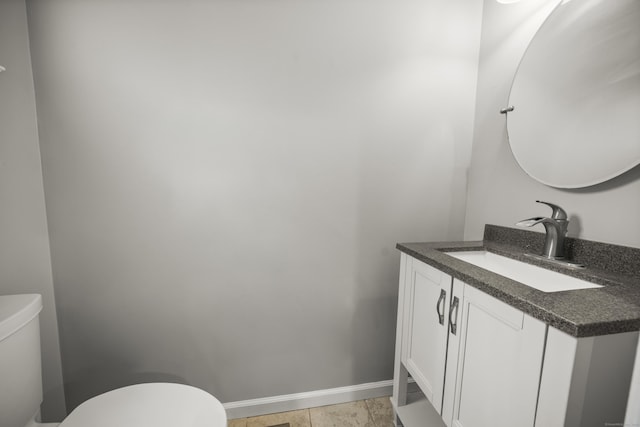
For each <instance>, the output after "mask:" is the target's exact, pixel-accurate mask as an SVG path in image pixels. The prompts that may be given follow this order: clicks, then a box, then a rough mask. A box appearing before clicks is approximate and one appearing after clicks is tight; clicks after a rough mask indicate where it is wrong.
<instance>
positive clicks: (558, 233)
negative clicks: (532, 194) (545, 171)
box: [516, 200, 569, 260]
mask: <svg viewBox="0 0 640 427" xmlns="http://www.w3.org/2000/svg"><path fill="white" fill-rule="evenodd" d="M536 202H537V203H543V204H545V205H548V206H550V207H551V209H553V212H552V213H551V218H547V217H534V218H529V219H524V220H522V221H520V222H517V223H516V225H518V226H520V227H533V226H534V225H536V224H542V225H544V228H545V230H546V231H547V236H546V239H545V241H544V250H543V253H542V256H543V257H544V258H547V259H552V260H561V259H564V236H565V235H566V234H567V226H568V225H569V220H568V219H567V213H566V212H565V211H564V209H562V208H561V207H560V206H558V205H554V204H553V203H547V202H542V201H540V200H536Z"/></svg>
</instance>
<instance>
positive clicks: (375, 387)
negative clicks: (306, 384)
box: [223, 380, 393, 419]
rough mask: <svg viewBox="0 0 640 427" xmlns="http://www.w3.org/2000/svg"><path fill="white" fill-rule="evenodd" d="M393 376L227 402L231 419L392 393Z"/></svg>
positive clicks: (371, 397) (228, 415) (225, 407)
mask: <svg viewBox="0 0 640 427" xmlns="http://www.w3.org/2000/svg"><path fill="white" fill-rule="evenodd" d="M392 383H393V382H392V380H386V381H378V382H375V383H366V384H358V385H351V386H347V387H338V388H330V389H325V390H316V391H308V392H304V393H295V394H285V395H281V396H273V397H265V398H261V399H251V400H241V401H238V402H229V403H225V404H224V405H223V406H224V409H225V410H226V411H227V418H228V419H235V418H246V417H255V416H257V415H264V414H274V413H276V412H286V411H295V410H297V409H307V408H313V407H316V406H326V405H335V404H337V403H345V402H353V401H355V400H363V399H373V398H376V397H383V396H391V391H392Z"/></svg>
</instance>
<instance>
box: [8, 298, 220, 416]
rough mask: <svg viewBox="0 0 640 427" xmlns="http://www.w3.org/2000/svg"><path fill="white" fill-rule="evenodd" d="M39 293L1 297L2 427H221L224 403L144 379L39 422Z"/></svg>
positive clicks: (194, 391)
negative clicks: (58, 418)
mask: <svg viewBox="0 0 640 427" xmlns="http://www.w3.org/2000/svg"><path fill="white" fill-rule="evenodd" d="M41 310H42V298H41V297H40V295H35V294H29V295H8V296H0V427H38V426H50V427H54V426H57V427H152V426H153V427H196V426H198V427H204V426H207V427H225V426H226V425H227V417H226V414H225V411H224V408H223V407H222V404H220V402H219V401H218V400H217V399H216V398H215V397H213V396H211V395H210V394H209V393H207V392H205V391H203V390H200V389H198V388H195V387H191V386H187V385H182V384H172V383H148V384H137V385H132V386H128V387H123V388H120V389H117V390H112V391H110V392H107V393H104V394H102V395H100V396H96V397H94V398H92V399H89V400H87V401H86V402H84V403H83V404H81V405H80V406H78V407H77V408H76V409H74V410H73V411H72V412H71V414H69V416H68V417H67V418H65V420H64V421H62V423H60V424H39V423H37V422H36V417H37V416H38V414H39V411H40V403H41V402H42V377H41V367H40V365H41V364H40V325H39V322H38V314H39V313H40V311H41Z"/></svg>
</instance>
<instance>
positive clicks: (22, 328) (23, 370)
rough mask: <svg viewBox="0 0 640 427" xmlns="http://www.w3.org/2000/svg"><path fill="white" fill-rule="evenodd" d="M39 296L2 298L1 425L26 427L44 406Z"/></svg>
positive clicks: (0, 329)
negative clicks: (41, 405)
mask: <svg viewBox="0 0 640 427" xmlns="http://www.w3.org/2000/svg"><path fill="white" fill-rule="evenodd" d="M41 310H42V298H41V297H40V295H36V294H29V295H0V425H1V426H2V427H24V426H25V425H26V424H27V422H28V421H29V420H30V419H31V418H32V417H33V416H34V415H36V414H37V413H38V411H39V410H40V403H42V375H41V361H40V324H39V321H38V314H39V313H40V311H41Z"/></svg>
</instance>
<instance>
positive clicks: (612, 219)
mask: <svg viewBox="0 0 640 427" xmlns="http://www.w3.org/2000/svg"><path fill="white" fill-rule="evenodd" d="M557 3H558V1H557V0H550V1H549V0H547V1H540V2H535V1H523V2H520V3H515V4H508V5H504V4H500V3H497V2H496V1H495V0H485V2H484V10H483V20H482V39H481V47H480V62H479V70H478V91H477V102H476V119H475V129H474V138H473V157H472V161H471V170H470V172H469V189H468V198H467V216H466V224H465V238H466V239H479V238H482V230H483V227H484V224H485V223H492V224H499V225H504V226H514V225H513V224H514V223H515V222H517V221H519V220H521V219H524V218H530V217H532V216H544V215H548V214H549V213H550V210H548V208H547V207H546V206H542V205H538V204H537V203H535V200H545V201H550V202H555V203H557V204H559V205H561V206H562V207H564V208H565V209H566V210H567V212H568V213H569V215H570V217H571V223H570V224H569V235H572V236H577V237H581V238H584V239H590V240H597V241H604V242H609V243H615V244H619V245H625V246H633V247H640V221H638V218H640V167H636V168H635V169H632V170H631V171H629V172H627V173H626V174H624V175H622V176H620V177H618V178H616V179H614V180H612V181H609V182H607V183H604V184H600V185H596V186H593V187H590V188H586V189H581V190H559V189H554V188H551V187H547V186H545V185H542V184H539V183H538V182H536V181H534V180H533V179H532V178H530V177H529V176H528V175H527V174H526V173H525V172H523V171H522V170H521V169H520V168H519V166H518V165H517V163H516V161H515V159H514V158H513V155H512V154H511V151H510V149H509V144H508V141H507V133H506V126H505V118H504V116H503V115H501V114H498V111H499V110H500V109H501V108H504V107H505V106H507V100H508V96H509V89H510V87H511V81H512V79H513V74H514V72H515V69H516V67H517V66H518V63H519V61H520V58H521V56H522V54H523V52H524V50H525V48H526V46H527V44H528V42H529V40H530V39H531V38H532V37H533V34H534V33H535V31H536V29H537V28H538V26H539V25H540V23H541V22H542V20H543V19H544V18H545V17H546V16H547V15H548V13H549V11H550V10H551V9H552V8H553V6H554V5H555V4H557ZM603 143H607V142H606V141H603ZM566 161H571V160H570V159H566ZM537 227H538V228H539V230H536V231H540V232H544V228H543V227H542V226H537Z"/></svg>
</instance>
